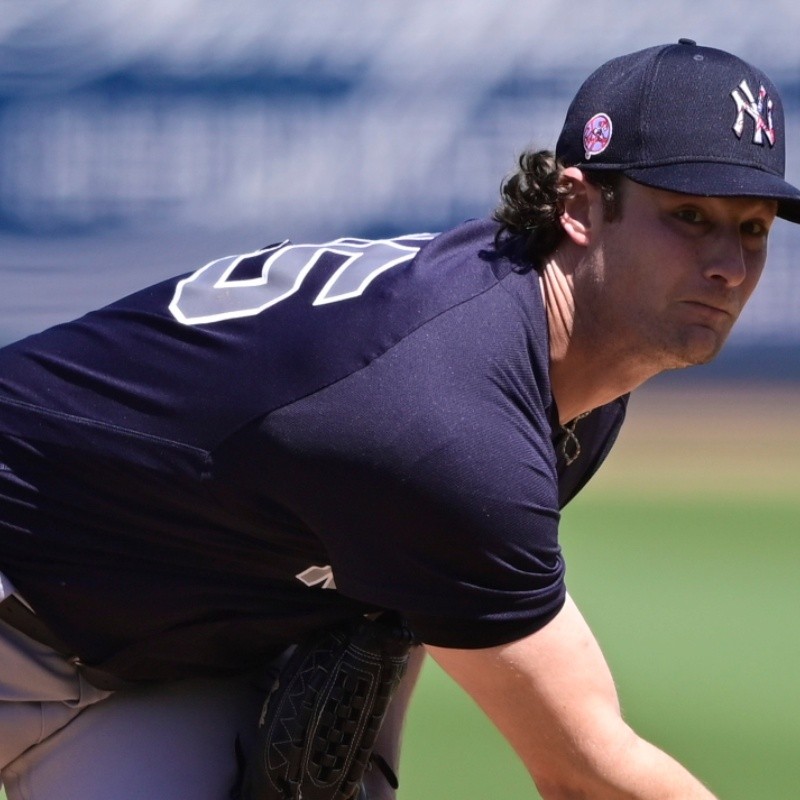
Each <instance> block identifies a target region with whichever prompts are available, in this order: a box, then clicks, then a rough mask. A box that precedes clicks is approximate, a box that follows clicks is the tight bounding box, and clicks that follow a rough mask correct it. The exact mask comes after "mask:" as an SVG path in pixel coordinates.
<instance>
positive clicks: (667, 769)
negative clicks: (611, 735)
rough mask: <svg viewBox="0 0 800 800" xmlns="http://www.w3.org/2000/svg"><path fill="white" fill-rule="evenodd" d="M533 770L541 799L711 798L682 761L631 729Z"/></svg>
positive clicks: (709, 799)
mask: <svg viewBox="0 0 800 800" xmlns="http://www.w3.org/2000/svg"><path fill="white" fill-rule="evenodd" d="M589 753H590V755H589V757H588V758H587V757H583V758H582V757H579V756H578V757H576V758H575V759H574V760H573V761H572V764H571V768H570V769H568V770H563V769H562V770H554V771H552V772H551V771H546V772H545V773H543V774H542V773H540V775H539V776H538V777H536V776H534V780H535V782H536V785H537V788H538V789H539V792H540V794H541V795H542V797H543V798H544V800H582V799H583V798H587V797H590V798H592V800H715V796H714V795H713V794H712V793H711V792H710V791H709V790H708V789H707V788H706V787H705V786H703V785H702V784H701V783H700V782H699V781H698V780H697V779H696V778H695V777H694V776H693V775H691V774H690V773H689V772H688V771H687V770H686V769H685V768H684V767H683V766H681V764H679V763H678V762H677V761H675V759H673V758H671V757H670V756H669V755H667V754H666V753H664V752H663V751H661V750H659V749H658V748H656V747H655V746H653V745H652V744H650V743H649V742H646V741H644V740H643V739H640V738H638V737H637V736H636V735H635V734H633V732H629V734H628V735H627V736H626V737H625V743H624V744H622V745H619V746H618V747H617V749H616V750H614V749H613V746H612V749H609V750H607V751H606V752H603V753H596V754H595V755H592V754H591V749H590V750H589Z"/></svg>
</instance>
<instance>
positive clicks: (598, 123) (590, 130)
mask: <svg viewBox="0 0 800 800" xmlns="http://www.w3.org/2000/svg"><path fill="white" fill-rule="evenodd" d="M612 131H613V126H612V124H611V119H610V117H609V116H608V114H595V115H594V116H593V117H592V118H591V119H590V120H589V121H588V122H587V123H586V125H585V126H584V128H583V149H584V152H585V153H586V160H587V161H588V160H589V159H590V158H591V157H592V156H596V155H599V154H600V153H602V152H603V150H605V149H606V148H607V147H608V145H609V144H610V143H611V133H612Z"/></svg>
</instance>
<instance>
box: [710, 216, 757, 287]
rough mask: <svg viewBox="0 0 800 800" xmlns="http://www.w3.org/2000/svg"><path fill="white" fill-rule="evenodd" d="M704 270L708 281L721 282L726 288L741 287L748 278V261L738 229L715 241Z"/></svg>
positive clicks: (722, 235) (720, 236) (718, 237)
mask: <svg viewBox="0 0 800 800" xmlns="http://www.w3.org/2000/svg"><path fill="white" fill-rule="evenodd" d="M708 255H709V258H708V261H707V262H706V266H705V269H704V270H703V272H704V274H705V277H706V278H707V279H708V280H712V281H720V282H723V283H725V285H726V286H739V285H740V284H742V283H744V280H745V278H746V277H747V259H746V257H745V251H744V248H743V246H742V240H741V237H740V234H739V231H738V229H737V230H736V232H735V233H734V232H731V231H726V232H725V233H724V234H720V235H719V236H717V237H716V238H715V240H714V243H713V246H712V247H711V250H710V252H709V254H708Z"/></svg>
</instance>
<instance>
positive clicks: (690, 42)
mask: <svg viewBox="0 0 800 800" xmlns="http://www.w3.org/2000/svg"><path fill="white" fill-rule="evenodd" d="M678 44H689V45H696V44H697V42H696V41H695V40H694V39H678Z"/></svg>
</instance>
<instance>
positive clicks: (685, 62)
mask: <svg viewBox="0 0 800 800" xmlns="http://www.w3.org/2000/svg"><path fill="white" fill-rule="evenodd" d="M785 130H786V126H785V124H784V118H783V105H782V103H781V99H780V96H779V94H778V91H777V89H776V88H775V86H774V85H773V83H772V81H770V79H769V78H768V77H767V76H766V75H765V74H764V73H763V72H761V71H760V70H759V69H756V67H754V66H752V65H750V64H747V63H746V62H744V61H742V60H741V59H740V58H737V57H736V56H734V55H731V54H730V53H726V52H724V51H723V50H716V49H714V48H710V47H700V46H698V45H697V44H696V43H695V42H694V41H692V40H691V39H681V40H680V41H679V42H678V43H677V44H668V45H660V46H658V47H649V48H647V49H646V50H640V51H638V52H636V53H631V54H629V55H625V56H620V57H619V58H614V59H612V60H611V61H608V62H606V63H605V64H603V65H602V66H601V67H600V68H599V69H597V70H596V71H595V72H593V73H592V74H591V75H590V76H589V77H588V78H587V79H586V81H585V82H584V84H583V85H582V86H581V88H580V89H579V90H578V93H577V95H576V96H575V99H574V100H573V101H572V104H571V105H570V107H569V110H568V111H567V118H566V121H565V122H564V128H563V130H562V131H561V135H560V137H559V139H558V144H557V145H556V155H557V156H558V157H559V159H561V161H562V163H564V164H566V165H568V166H577V167H580V168H581V169H584V170H618V171H621V172H622V173H624V174H625V175H626V176H627V177H628V178H630V179H631V180H634V181H636V182H637V183H643V184H645V185H646V186H652V187H655V188H657V189H668V190H670V191H673V192H681V193H684V194H696V195H703V196H708V197H736V196H740V197H763V198H769V199H773V200H777V201H778V216H780V217H783V218H785V219H788V220H791V221H792V222H800V189H797V188H795V187H794V186H792V185H791V184H790V183H787V182H786V181H785V180H784V173H785V168H786V164H785V161H786V152H785V150H786V145H785V141H784V134H785Z"/></svg>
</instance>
